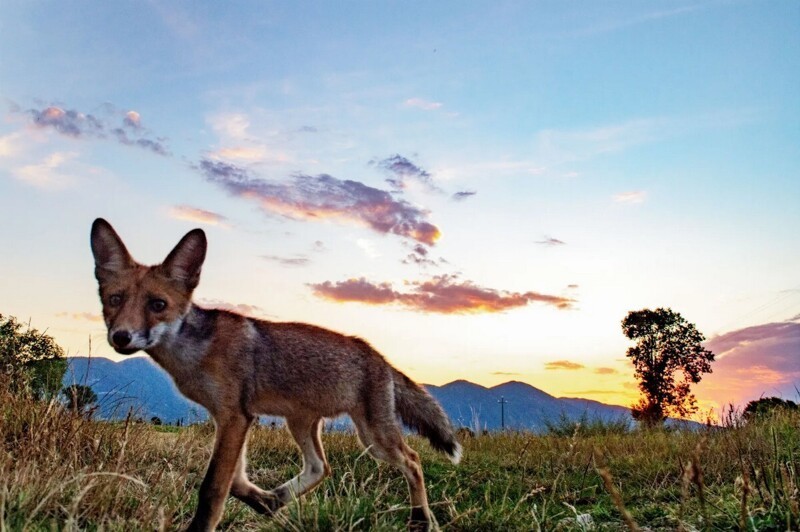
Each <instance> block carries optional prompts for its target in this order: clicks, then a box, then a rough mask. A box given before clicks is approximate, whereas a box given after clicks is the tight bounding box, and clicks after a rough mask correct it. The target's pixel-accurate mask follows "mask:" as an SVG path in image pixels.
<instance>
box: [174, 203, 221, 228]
mask: <svg viewBox="0 0 800 532" xmlns="http://www.w3.org/2000/svg"><path fill="white" fill-rule="evenodd" d="M169 216H170V218H174V219H176V220H185V221H187V222H195V223H199V224H206V225H221V226H224V225H225V224H226V222H227V220H228V219H227V218H226V217H225V216H222V215H221V214H217V213H215V212H211V211H207V210H204V209H198V208H196V207H190V206H188V205H175V206H174V207H170V209H169Z"/></svg>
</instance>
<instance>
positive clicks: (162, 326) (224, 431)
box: [90, 218, 462, 531]
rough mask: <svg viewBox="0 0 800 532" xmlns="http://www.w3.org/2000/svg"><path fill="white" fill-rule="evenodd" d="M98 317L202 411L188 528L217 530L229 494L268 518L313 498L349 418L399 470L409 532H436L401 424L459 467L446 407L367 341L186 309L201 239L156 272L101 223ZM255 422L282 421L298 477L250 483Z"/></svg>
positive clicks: (118, 344) (196, 234)
mask: <svg viewBox="0 0 800 532" xmlns="http://www.w3.org/2000/svg"><path fill="white" fill-rule="evenodd" d="M90 243H91V250H92V254H93V256H94V262H95V278H96V279H97V282H98V285H99V295H100V301H101V304H102V308H103V319H104V321H105V324H106V327H107V330H108V334H107V339H108V343H109V344H110V345H111V347H112V348H113V349H114V350H115V351H116V352H117V353H119V354H121V355H131V354H134V353H137V352H139V351H144V352H145V353H146V354H147V355H149V356H150V357H151V358H152V359H153V360H154V361H155V362H156V364H158V365H159V366H160V367H161V368H163V369H164V370H165V371H166V372H167V373H168V374H169V375H170V376H171V377H172V379H173V381H174V382H175V385H176V386H177V388H178V390H180V392H181V393H182V394H183V395H185V396H186V397H187V398H189V399H191V400H192V401H194V402H196V403H198V404H200V405H201V406H203V407H204V408H205V409H206V410H207V411H208V413H209V415H210V417H211V419H212V420H213V422H214V426H215V437H214V447H213V452H212V456H211V459H210V461H209V463H208V466H207V469H206V474H205V477H204V478H203V481H202V483H201V484H200V487H199V496H198V502H197V508H196V511H195V514H194V517H193V519H192V521H191V522H190V524H189V526H188V528H187V530H190V531H210V530H214V529H215V528H216V526H217V525H218V524H219V521H220V519H221V518H222V513H223V510H224V506H225V501H226V499H227V498H228V496H229V495H231V496H233V497H235V498H237V499H239V500H240V501H242V502H244V503H245V504H247V505H248V506H249V507H251V508H252V509H253V510H255V511H256V512H259V513H261V514H264V515H265V516H271V515H273V514H275V512H277V511H278V510H279V509H280V508H282V507H283V506H285V505H286V504H288V503H290V502H292V501H293V500H295V499H297V498H299V497H300V496H302V495H303V494H305V493H308V492H309V491H311V490H313V489H314V488H315V487H317V486H318V485H319V484H320V483H322V482H323V480H324V479H325V477H327V476H330V475H331V468H330V466H329V464H328V461H327V459H326V457H325V451H324V449H323V447H322V439H321V434H322V426H323V419H324V418H331V417H335V416H338V415H341V414H348V415H349V416H350V418H351V420H352V422H353V424H354V426H355V429H356V434H357V436H358V439H359V441H360V442H361V444H362V445H363V446H364V447H365V448H366V449H367V452H368V453H369V454H370V455H371V456H372V457H374V458H375V459H377V460H380V461H384V462H387V463H389V464H391V465H392V466H395V467H396V468H397V469H399V470H400V471H401V472H402V474H403V476H404V477H405V479H406V481H407V484H408V490H409V496H410V500H411V515H410V519H409V522H408V528H409V529H410V530H414V531H427V530H430V529H431V527H432V526H435V520H434V519H433V516H432V514H431V511H430V508H429V506H428V498H427V492H426V490H425V481H424V477H423V470H422V464H421V461H420V458H419V455H418V454H417V452H416V451H414V450H413V449H412V448H411V447H409V446H408V444H407V443H406V442H405V439H404V435H403V430H402V426H401V424H400V420H402V423H403V424H405V425H406V426H408V427H409V428H410V429H412V430H414V431H416V432H417V433H418V434H420V435H421V436H424V437H425V438H427V439H428V440H429V441H430V444H431V446H432V447H433V448H434V449H436V450H438V451H441V452H443V453H444V454H446V455H447V456H448V457H449V458H450V460H451V461H452V462H453V463H455V464H457V463H458V462H459V460H460V459H461V454H462V449H461V445H460V444H459V442H458V441H457V439H456V433H455V431H454V429H453V426H452V424H451V423H450V420H449V418H448V417H447V415H446V414H445V412H444V410H443V409H442V407H441V406H440V405H439V403H437V402H436V400H435V399H434V398H433V397H432V396H431V395H430V394H429V393H428V392H427V391H426V390H425V389H424V388H423V387H421V386H420V385H419V384H417V383H416V382H414V381H413V380H412V379H411V378H410V377H408V376H406V375H405V374H404V373H402V372H401V371H399V370H398V369H396V368H395V367H394V366H392V365H391V364H390V363H389V362H388V361H387V360H386V359H385V358H384V357H383V356H382V355H381V354H380V353H378V351H377V350H375V349H374V348H373V347H372V346H371V345H370V344H369V343H367V342H366V341H365V340H363V339H361V338H359V337H356V336H346V335H343V334H340V333H337V332H334V331H331V330H328V329H324V328H321V327H317V326H314V325H309V324H306V323H295V322H292V323H283V322H273V321H267V320H262V319H256V318H253V317H248V316H243V315H241V314H237V313H235V312H231V311H227V310H222V309H206V308H202V307H200V306H198V305H196V304H195V303H194V302H193V301H192V294H193V292H194V290H195V288H197V285H198V284H199V282H200V270H201V268H202V266H203V262H204V261H205V257H206V251H207V239H206V235H205V233H204V232H203V230H202V229H194V230H192V231H189V232H188V233H187V234H186V235H185V236H184V237H183V238H181V240H180V241H179V242H178V244H177V245H176V246H175V247H174V248H173V249H172V251H170V253H169V254H168V255H167V257H166V259H164V261H163V262H162V263H161V264H157V265H153V266H146V265H142V264H139V263H137V262H136V261H134V259H133V258H132V257H131V255H130V253H129V252H128V250H127V248H126V247H125V244H124V243H123V242H122V240H121V239H120V237H119V235H118V234H117V233H116V231H115V230H114V228H113V227H112V226H111V224H109V223H108V222H107V221H106V220H104V219H102V218H98V219H96V220H95V221H94V223H93V224H92V228H91V235H90ZM259 415H271V416H280V417H283V418H285V420H286V427H287V428H288V431H289V433H290V434H291V435H292V437H293V438H294V440H295V442H296V444H297V446H298V448H299V450H300V453H301V454H302V464H303V465H302V470H301V471H300V473H299V474H298V475H297V476H295V477H294V478H292V479H291V480H288V481H287V482H285V483H283V484H281V485H280V486H278V487H276V488H274V489H271V490H263V489H261V488H259V487H258V486H256V485H255V484H253V483H252V482H250V480H248V476H247V471H246V469H247V457H246V455H247V450H246V446H247V435H248V431H249V430H250V428H251V427H252V426H253V424H254V423H255V422H256V421H257V419H258V416H259Z"/></svg>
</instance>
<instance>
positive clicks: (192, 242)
mask: <svg viewBox="0 0 800 532" xmlns="http://www.w3.org/2000/svg"><path fill="white" fill-rule="evenodd" d="M207 245H208V244H207V243H206V234H205V233H204V232H203V230H202V229H193V230H192V231H189V232H188V233H186V236H184V237H183V238H181V241H180V242H178V245H177V246H175V249H173V250H172V251H170V253H169V255H167V258H166V259H165V260H164V262H163V263H162V264H161V269H162V270H163V271H164V273H166V274H167V276H169V277H171V278H173V279H176V280H178V281H181V282H182V283H183V284H184V285H185V286H186V288H188V289H189V290H194V289H195V288H196V287H197V284H198V283H199V282H200V268H202V266H203V261H204V260H206V247H207Z"/></svg>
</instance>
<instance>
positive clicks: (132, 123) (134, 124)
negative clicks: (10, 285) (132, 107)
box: [122, 111, 142, 130]
mask: <svg viewBox="0 0 800 532" xmlns="http://www.w3.org/2000/svg"><path fill="white" fill-rule="evenodd" d="M122 123H123V124H124V125H126V126H127V127H129V128H131V129H137V130H138V129H141V128H142V117H141V115H140V114H139V113H137V112H136V111H128V112H127V113H125V118H123V119H122Z"/></svg>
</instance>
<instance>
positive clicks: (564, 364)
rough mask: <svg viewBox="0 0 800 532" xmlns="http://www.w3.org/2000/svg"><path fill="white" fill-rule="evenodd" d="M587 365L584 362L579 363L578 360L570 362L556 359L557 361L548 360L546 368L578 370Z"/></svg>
mask: <svg viewBox="0 0 800 532" xmlns="http://www.w3.org/2000/svg"><path fill="white" fill-rule="evenodd" d="M585 367H586V366H584V365H583V364H578V363H577V362H570V361H569V360H556V361H555V362H547V363H546V364H545V365H544V369H556V370H558V369H566V370H571V371H574V370H578V369H584V368H585Z"/></svg>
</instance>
